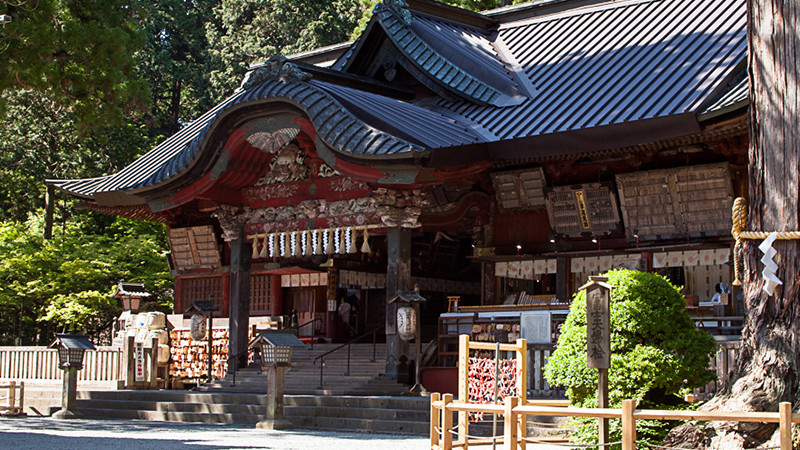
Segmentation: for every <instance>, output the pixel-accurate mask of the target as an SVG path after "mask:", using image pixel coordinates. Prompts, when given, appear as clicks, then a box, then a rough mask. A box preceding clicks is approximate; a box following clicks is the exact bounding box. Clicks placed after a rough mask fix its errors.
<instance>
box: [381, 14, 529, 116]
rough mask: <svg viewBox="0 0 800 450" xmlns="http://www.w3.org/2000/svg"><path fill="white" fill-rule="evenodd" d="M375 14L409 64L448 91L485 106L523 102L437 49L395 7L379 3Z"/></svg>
mask: <svg viewBox="0 0 800 450" xmlns="http://www.w3.org/2000/svg"><path fill="white" fill-rule="evenodd" d="M373 14H374V17H376V18H377V20H378V22H379V23H380V24H381V26H382V28H383V29H384V30H385V31H386V34H387V36H388V37H389V39H391V40H392V42H393V43H394V44H395V46H396V47H397V48H398V50H400V51H401V52H402V53H403V54H404V55H405V56H406V58H407V59H408V61H409V62H410V63H412V64H413V65H414V66H415V67H416V68H417V69H419V70H421V71H422V72H424V73H426V74H428V75H429V76H430V78H431V79H432V80H434V81H435V82H436V83H437V84H439V85H440V86H442V87H443V88H444V89H446V90H447V91H449V92H451V93H454V94H456V95H457V96H459V97H461V98H465V99H468V100H469V101H472V102H475V103H478V104H484V105H494V106H504V105H507V104H509V103H510V104H513V103H518V102H519V99H512V97H511V96H510V95H508V94H506V93H504V92H502V91H501V90H499V89H497V88H496V87H494V86H491V85H489V84H487V83H485V82H483V81H481V80H480V79H478V78H477V77H475V76H473V75H471V74H470V73H469V72H468V71H467V70H465V69H463V68H461V67H459V66H457V65H456V64H454V63H453V62H452V61H451V60H450V59H448V58H446V57H444V56H443V55H442V54H440V53H439V52H437V51H436V50H434V48H433V47H432V46H431V45H429V43H428V42H427V41H426V40H425V39H423V38H422V37H420V35H419V34H418V33H417V32H416V31H414V29H413V28H412V27H411V26H410V24H407V23H405V22H404V21H403V19H402V18H401V17H398V13H397V12H396V11H395V10H394V9H393V8H391V7H387V6H384V5H383V4H382V3H378V5H377V6H375V11H374V13H373ZM413 20H416V18H414V19H413Z"/></svg>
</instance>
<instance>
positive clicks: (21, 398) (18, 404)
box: [0, 381, 25, 415]
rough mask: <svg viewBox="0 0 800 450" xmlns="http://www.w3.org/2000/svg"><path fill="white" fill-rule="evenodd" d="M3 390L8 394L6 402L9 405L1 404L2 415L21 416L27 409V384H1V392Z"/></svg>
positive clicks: (0, 411) (0, 412)
mask: <svg viewBox="0 0 800 450" xmlns="http://www.w3.org/2000/svg"><path fill="white" fill-rule="evenodd" d="M2 390H6V392H7V395H6V400H7V403H8V404H7V405H3V404H0V414H8V415H17V414H21V413H22V411H23V410H24V409H25V383H20V384H17V383H16V382H14V381H12V382H10V383H8V384H0V391H2ZM1 400H2V399H0V401H1Z"/></svg>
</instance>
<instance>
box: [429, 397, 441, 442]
mask: <svg viewBox="0 0 800 450" xmlns="http://www.w3.org/2000/svg"><path fill="white" fill-rule="evenodd" d="M440 399H441V395H440V394H439V393H438V392H432V393H431V428H430V437H431V448H434V446H437V447H438V446H439V432H438V431H436V426H437V425H438V424H440V423H442V421H441V414H440V413H439V408H437V407H436V406H434V403H436V402H438V401H439V400H440Z"/></svg>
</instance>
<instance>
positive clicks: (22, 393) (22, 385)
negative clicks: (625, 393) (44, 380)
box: [17, 381, 792, 436]
mask: <svg viewBox="0 0 800 450" xmlns="http://www.w3.org/2000/svg"><path fill="white" fill-rule="evenodd" d="M791 411H792V410H791V408H789V418H791V414H792V412H791ZM17 412H18V413H20V414H22V413H24V412H25V382H24V381H22V382H20V383H19V411H17ZM790 427H791V425H790ZM791 434H792V433H791V432H790V433H789V435H790V436H791Z"/></svg>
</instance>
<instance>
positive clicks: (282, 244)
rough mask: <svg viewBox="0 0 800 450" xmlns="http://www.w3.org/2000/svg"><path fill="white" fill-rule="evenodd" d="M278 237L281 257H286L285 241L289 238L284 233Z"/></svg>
mask: <svg viewBox="0 0 800 450" xmlns="http://www.w3.org/2000/svg"><path fill="white" fill-rule="evenodd" d="M278 237H279V239H280V241H281V256H288V255H287V254H286V241H287V240H288V238H289V236H288V235H287V234H286V232H283V233H281V234H280V235H279V236H278Z"/></svg>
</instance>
